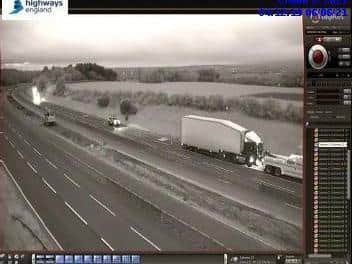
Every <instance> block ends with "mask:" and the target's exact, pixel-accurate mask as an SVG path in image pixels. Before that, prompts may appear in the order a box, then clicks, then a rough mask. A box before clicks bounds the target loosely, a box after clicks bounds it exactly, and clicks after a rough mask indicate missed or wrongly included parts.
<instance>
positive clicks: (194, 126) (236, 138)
mask: <svg viewBox="0 0 352 264" xmlns="http://www.w3.org/2000/svg"><path fill="white" fill-rule="evenodd" d="M247 131H248V130H247V129H246V128H244V127H241V126H239V125H237V124H235V123H233V122H231V121H228V120H222V119H216V118H209V117H202V116H195V115H188V116H184V117H183V118H182V128H181V143H182V144H183V145H188V146H193V147H197V148H199V149H205V150H209V151H213V152H218V151H225V152H231V153H237V154H240V153H242V151H243V147H244V146H243V144H244V137H245V133H246V132H247Z"/></svg>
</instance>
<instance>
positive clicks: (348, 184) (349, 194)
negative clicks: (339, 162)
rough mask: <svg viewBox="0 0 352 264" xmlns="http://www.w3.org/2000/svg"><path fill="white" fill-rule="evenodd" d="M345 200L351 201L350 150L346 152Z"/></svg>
mask: <svg viewBox="0 0 352 264" xmlns="http://www.w3.org/2000/svg"><path fill="white" fill-rule="evenodd" d="M347 200H351V150H347Z"/></svg>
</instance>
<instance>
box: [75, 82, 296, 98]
mask: <svg viewBox="0 0 352 264" xmlns="http://www.w3.org/2000/svg"><path fill="white" fill-rule="evenodd" d="M68 87H69V88H70V89H72V90H85V91H99V92H109V93H113V92H118V91H131V92H137V91H151V92H154V93H159V92H165V93H168V94H189V95H202V96H209V95H217V94H220V95H222V96H246V95H251V94H258V93H260V94H263V93H271V94H272V95H273V94H280V96H281V97H280V98H281V99H287V100H290V99H292V94H297V96H298V95H300V94H301V95H302V94H303V89H302V88H299V87H292V88H286V87H274V86H257V85H244V84H229V83H215V82H164V83H139V82H82V83H72V84H68ZM284 94H287V97H285V96H284Z"/></svg>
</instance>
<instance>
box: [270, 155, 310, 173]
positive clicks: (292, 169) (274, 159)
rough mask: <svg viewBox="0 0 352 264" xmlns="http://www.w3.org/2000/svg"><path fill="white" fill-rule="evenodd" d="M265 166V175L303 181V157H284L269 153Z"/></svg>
mask: <svg viewBox="0 0 352 264" xmlns="http://www.w3.org/2000/svg"><path fill="white" fill-rule="evenodd" d="M263 165H264V172H265V173H268V174H272V175H275V176H281V175H286V176H289V177H293V178H296V179H303V157H302V156H301V155H295V154H291V155H290V156H282V155H276V154H271V153H267V154H266V155H265V157H264V160H263Z"/></svg>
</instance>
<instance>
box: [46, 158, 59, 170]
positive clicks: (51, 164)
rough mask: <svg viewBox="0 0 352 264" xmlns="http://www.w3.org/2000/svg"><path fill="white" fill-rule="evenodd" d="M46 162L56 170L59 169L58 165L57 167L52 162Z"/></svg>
mask: <svg viewBox="0 0 352 264" xmlns="http://www.w3.org/2000/svg"><path fill="white" fill-rule="evenodd" d="M45 161H46V162H47V163H49V164H50V166H51V167H53V168H54V169H57V167H56V165H55V164H54V163H52V162H51V161H50V160H48V159H45Z"/></svg>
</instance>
